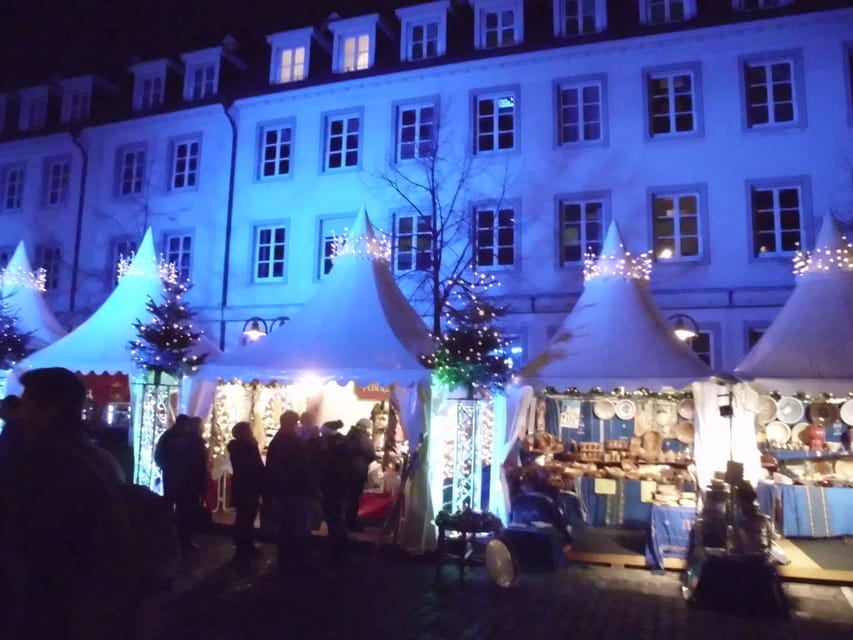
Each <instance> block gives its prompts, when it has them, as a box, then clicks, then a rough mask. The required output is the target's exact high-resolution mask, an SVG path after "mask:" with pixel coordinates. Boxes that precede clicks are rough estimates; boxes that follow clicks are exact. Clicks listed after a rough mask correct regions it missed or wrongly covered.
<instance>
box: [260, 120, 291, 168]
mask: <svg viewBox="0 0 853 640" xmlns="http://www.w3.org/2000/svg"><path fill="white" fill-rule="evenodd" d="M292 153H293V127H291V126H289V125H287V126H285V125H271V126H266V127H263V128H262V129H261V141H260V163H259V167H260V170H259V176H260V177H261V178H272V177H275V176H286V175H288V174H289V173H290V164H291V156H292Z"/></svg>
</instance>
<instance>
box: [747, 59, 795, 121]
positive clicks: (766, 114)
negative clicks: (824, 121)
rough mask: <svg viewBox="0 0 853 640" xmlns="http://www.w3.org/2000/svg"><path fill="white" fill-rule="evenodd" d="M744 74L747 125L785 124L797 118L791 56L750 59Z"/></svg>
mask: <svg viewBox="0 0 853 640" xmlns="http://www.w3.org/2000/svg"><path fill="white" fill-rule="evenodd" d="M743 74H744V83H745V87H744V88H745V94H746V120H747V125H748V126H750V127H756V126H762V125H774V124H782V123H786V122H795V121H796V120H797V119H798V118H797V100H796V93H795V86H794V63H793V61H792V60H775V61H768V62H748V63H746V64H745V65H744V70H743Z"/></svg>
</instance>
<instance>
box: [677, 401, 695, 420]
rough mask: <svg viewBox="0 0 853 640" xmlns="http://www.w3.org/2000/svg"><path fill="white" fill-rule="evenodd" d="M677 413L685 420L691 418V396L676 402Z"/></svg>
mask: <svg viewBox="0 0 853 640" xmlns="http://www.w3.org/2000/svg"><path fill="white" fill-rule="evenodd" d="M678 415H680V416H681V417H682V418H684V419H686V420H692V419H693V398H684V400H682V401H681V402H679V403H678Z"/></svg>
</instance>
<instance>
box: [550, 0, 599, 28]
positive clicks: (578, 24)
mask: <svg viewBox="0 0 853 640" xmlns="http://www.w3.org/2000/svg"><path fill="white" fill-rule="evenodd" d="M555 5H556V25H555V26H556V27H557V29H555V32H556V34H557V35H561V36H579V35H586V34H589V33H597V32H599V31H603V30H604V29H605V25H606V20H607V14H606V8H605V6H604V5H605V3H604V0H555Z"/></svg>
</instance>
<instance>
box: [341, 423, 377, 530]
mask: <svg viewBox="0 0 853 640" xmlns="http://www.w3.org/2000/svg"><path fill="white" fill-rule="evenodd" d="M347 449H348V454H349V467H348V469H347V471H348V480H347V496H346V521H347V527H348V528H349V530H350V531H364V527H363V526H362V524H361V522H359V519H358V507H359V503H360V502H361V494H362V493H364V484H365V483H366V482H367V470H368V468H369V467H370V463H371V462H373V461H374V460H376V450H375V449H374V448H373V440H371V438H370V420H368V419H367V418H361V419H360V420H359V421H358V422H357V423H356V424H355V426H353V427H350V430H349V433H347Z"/></svg>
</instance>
